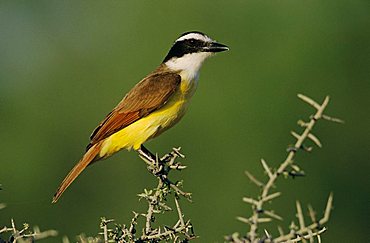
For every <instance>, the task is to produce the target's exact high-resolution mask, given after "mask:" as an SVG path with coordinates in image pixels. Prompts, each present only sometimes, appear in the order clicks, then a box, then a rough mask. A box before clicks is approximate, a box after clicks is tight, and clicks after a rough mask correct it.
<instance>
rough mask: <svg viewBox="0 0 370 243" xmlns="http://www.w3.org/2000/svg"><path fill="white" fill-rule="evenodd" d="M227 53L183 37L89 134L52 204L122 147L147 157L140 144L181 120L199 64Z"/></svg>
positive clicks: (203, 39) (199, 37) (195, 36)
mask: <svg viewBox="0 0 370 243" xmlns="http://www.w3.org/2000/svg"><path fill="white" fill-rule="evenodd" d="M227 50H229V48H228V47H227V46H226V45H223V44H220V43H217V42H216V41H214V40H212V39H211V38H209V37H208V36H207V35H205V34H203V33H201V32H197V31H193V32H187V33H184V34H182V35H181V36H180V37H179V38H178V39H177V40H176V41H175V43H174V44H173V46H172V47H171V49H170V51H169V52H168V54H167V56H166V57H165V58H164V60H163V62H162V63H161V65H159V67H158V68H157V69H155V70H154V71H153V72H152V73H150V74H149V75H148V76H146V77H145V78H144V79H143V80H141V81H140V82H139V83H138V84H136V85H135V87H134V88H133V89H131V90H130V92H128V93H127V94H126V95H125V97H124V98H123V99H122V101H121V102H120V103H118V105H117V106H116V107H115V108H114V109H113V110H112V111H111V112H110V113H109V114H108V115H107V116H106V117H105V119H104V120H103V121H102V122H101V123H100V124H99V126H98V127H97V128H96V129H95V130H94V131H93V133H92V134H91V136H90V143H89V144H88V145H87V148H86V153H85V154H84V156H83V157H82V159H81V160H80V161H79V162H78V163H77V164H76V165H75V167H73V169H72V170H71V171H70V172H69V173H68V175H67V176H66V177H65V179H64V180H63V182H62V183H61V184H60V186H59V188H58V190H57V192H56V193H55V195H54V197H53V201H52V202H53V203H55V202H57V201H58V199H59V197H60V196H61V195H62V193H63V192H64V191H65V190H66V189H67V187H68V186H69V185H70V184H71V183H72V182H73V181H74V180H75V179H76V177H77V176H78V175H79V174H80V173H81V172H82V171H83V170H84V169H85V168H86V167H87V166H88V165H90V164H92V163H93V162H95V161H98V160H101V159H105V158H107V157H109V156H111V155H113V154H114V153H116V152H118V151H119V150H121V149H128V150H131V149H134V150H136V151H138V152H139V153H140V154H141V155H143V154H144V155H145V154H146V155H147V156H149V157H150V156H152V154H151V153H150V152H149V150H147V149H146V148H145V147H144V146H143V143H145V142H146V141H147V140H149V139H151V138H154V137H156V136H158V135H159V134H161V133H162V132H164V131H165V130H167V129H168V128H170V127H172V126H173V125H174V124H176V123H177V122H178V121H179V120H180V119H181V118H182V117H183V115H184V114H185V111H186V108H187V106H188V104H189V101H190V98H191V97H192V95H193V94H194V92H195V89H196V87H197V83H198V77H199V69H200V67H201V66H202V63H203V61H204V60H205V59H206V58H207V57H209V56H211V55H212V54H213V53H216V52H221V51H227Z"/></svg>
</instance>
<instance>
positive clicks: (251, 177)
mask: <svg viewBox="0 0 370 243" xmlns="http://www.w3.org/2000/svg"><path fill="white" fill-rule="evenodd" d="M245 174H246V175H247V177H248V178H249V180H250V181H251V182H253V183H254V184H256V185H257V186H258V187H263V186H264V184H263V183H262V182H260V181H259V180H257V179H256V178H255V177H254V176H253V175H252V174H251V173H249V171H247V170H246V171H245Z"/></svg>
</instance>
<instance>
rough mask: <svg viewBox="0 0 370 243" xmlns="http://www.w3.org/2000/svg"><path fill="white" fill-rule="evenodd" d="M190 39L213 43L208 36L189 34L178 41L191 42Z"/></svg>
mask: <svg viewBox="0 0 370 243" xmlns="http://www.w3.org/2000/svg"><path fill="white" fill-rule="evenodd" d="M190 39H196V40H201V41H204V42H212V39H211V38H209V37H208V36H204V35H201V34H198V33H189V34H187V35H184V36H181V37H180V38H178V39H177V40H176V41H183V40H190Z"/></svg>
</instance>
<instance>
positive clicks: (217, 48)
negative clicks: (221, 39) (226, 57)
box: [204, 42, 229, 52]
mask: <svg viewBox="0 0 370 243" xmlns="http://www.w3.org/2000/svg"><path fill="white" fill-rule="evenodd" d="M204 49H205V51H208V52H221V51H228V50H229V47H228V46H226V45H224V44H220V43H217V42H212V43H210V44H209V45H208V46H206V47H204Z"/></svg>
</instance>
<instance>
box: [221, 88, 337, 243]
mask: <svg viewBox="0 0 370 243" xmlns="http://www.w3.org/2000/svg"><path fill="white" fill-rule="evenodd" d="M298 97H299V98H300V99H301V100H303V101H304V102H306V103H308V104H309V105H311V106H312V107H313V108H315V110H316V112H315V114H314V115H312V116H311V117H310V120H309V121H308V122H304V121H302V120H300V121H298V125H300V126H301V127H303V128H304V131H303V132H302V133H301V134H298V133H296V132H294V131H292V132H291V133H292V135H293V137H295V138H296V139H297V140H296V142H295V144H294V145H293V146H292V147H290V148H288V155H287V157H286V159H285V160H284V161H283V162H282V163H281V164H280V166H279V167H278V168H277V169H275V170H272V169H271V168H270V167H269V166H268V164H267V162H266V161H265V160H263V159H262V160H261V164H262V167H263V168H264V170H265V173H266V174H267V176H268V180H267V182H266V183H263V182H261V181H260V180H258V179H257V178H256V177H255V176H253V175H252V174H251V173H250V172H248V171H246V175H247V177H248V178H249V179H250V180H251V182H253V183H254V184H256V185H257V186H258V187H261V188H262V192H261V195H260V196H259V197H258V198H257V199H255V198H249V197H244V198H243V201H244V202H246V203H249V204H251V206H252V210H253V213H252V216H251V217H249V218H245V217H237V219H238V220H239V221H242V222H244V223H247V224H248V225H250V229H249V232H248V234H247V235H246V236H244V237H242V238H240V236H239V233H234V234H233V235H231V236H226V237H225V238H226V240H227V241H229V242H252V243H254V242H298V241H302V242H306V239H309V240H310V242H313V239H314V237H317V239H318V241H319V242H320V241H321V239H320V234H322V233H323V232H324V231H325V230H323V229H324V228H322V225H323V224H325V223H326V222H327V221H328V219H329V216H330V210H331V208H332V201H333V196H332V194H330V196H329V199H328V202H327V206H326V210H325V213H324V217H323V218H322V219H320V220H319V221H317V220H316V219H315V216H314V212H313V210H312V208H309V209H310V210H309V211H310V216H311V220H312V222H313V223H312V224H310V225H308V226H306V225H305V223H304V217H303V213H302V208H301V205H300V203H299V202H298V201H297V203H296V205H297V217H298V221H299V227H297V226H296V225H295V224H294V223H292V225H291V227H290V232H289V233H288V234H284V233H283V231H282V229H281V228H279V233H280V236H279V237H276V238H273V237H272V236H271V235H270V233H268V232H267V231H266V230H265V232H264V235H263V236H260V235H259V232H258V227H259V224H260V223H264V222H270V221H272V220H273V219H277V220H282V217H281V216H279V215H277V214H275V213H274V212H273V211H272V210H267V209H266V208H265V207H264V205H265V203H266V202H270V201H271V200H272V199H274V198H277V197H278V196H280V194H281V193H280V192H275V193H270V191H271V189H272V188H273V187H274V185H275V183H276V180H277V178H279V177H280V176H281V175H285V176H292V177H296V176H303V175H304V172H303V171H302V170H301V169H300V168H299V167H298V165H296V164H295V163H294V162H295V161H294V157H295V155H296V153H297V152H298V151H299V150H303V151H311V150H312V147H307V146H306V145H305V144H304V142H305V141H306V140H311V141H312V142H313V143H314V144H316V145H317V146H318V147H320V148H321V147H322V145H321V142H320V140H319V139H318V138H317V137H316V136H315V135H313V134H312V129H313V127H314V126H315V124H316V122H317V121H318V120H320V119H325V120H329V121H334V122H342V121H341V120H340V119H337V118H332V117H329V116H327V115H325V114H324V110H325V108H326V107H327V105H328V103H329V97H328V96H327V97H325V99H324V101H323V103H322V104H321V105H320V104H318V103H317V102H315V101H314V100H312V99H311V98H309V97H307V96H305V95H302V94H298Z"/></svg>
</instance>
